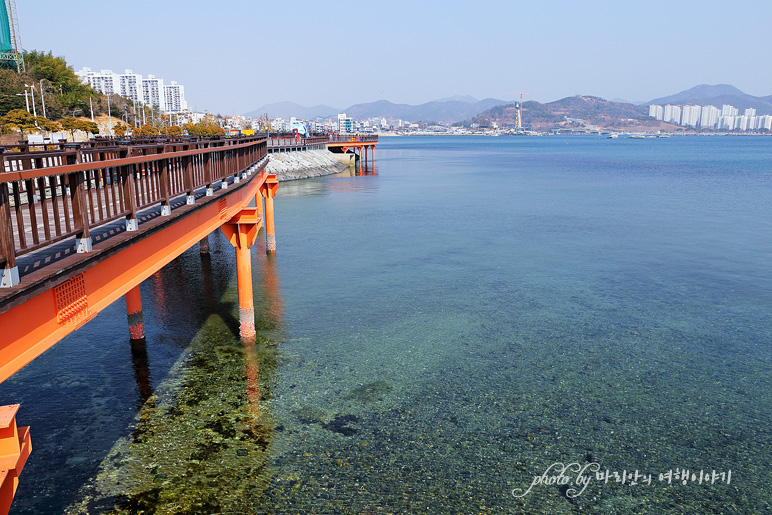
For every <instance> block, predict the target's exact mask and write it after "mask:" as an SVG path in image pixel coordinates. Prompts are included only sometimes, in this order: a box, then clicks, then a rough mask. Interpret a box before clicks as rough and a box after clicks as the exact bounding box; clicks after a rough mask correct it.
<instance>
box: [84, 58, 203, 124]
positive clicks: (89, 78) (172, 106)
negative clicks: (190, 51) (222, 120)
mask: <svg viewBox="0 0 772 515" xmlns="http://www.w3.org/2000/svg"><path fill="white" fill-rule="evenodd" d="M76 75H77V76H78V77H79V78H80V80H81V82H83V83H84V84H88V85H89V86H91V87H92V88H94V89H95V90H97V91H99V92H101V93H102V94H104V95H121V96H122V97H126V98H129V99H131V100H132V101H133V102H135V103H137V104H144V105H148V106H153V107H154V108H156V109H160V110H161V111H163V112H164V113H167V114H173V113H182V112H184V111H187V109H188V103H187V101H185V87H184V86H183V85H182V84H177V83H176V82H175V81H171V82H170V83H169V84H164V80H163V79H161V78H158V77H155V76H154V75H148V76H147V77H143V76H142V75H140V74H138V73H134V72H133V71H131V70H126V71H124V72H123V73H115V72H113V71H112V70H101V71H99V72H95V71H93V70H92V69H91V68H83V69H82V70H79V71H77V72H76Z"/></svg>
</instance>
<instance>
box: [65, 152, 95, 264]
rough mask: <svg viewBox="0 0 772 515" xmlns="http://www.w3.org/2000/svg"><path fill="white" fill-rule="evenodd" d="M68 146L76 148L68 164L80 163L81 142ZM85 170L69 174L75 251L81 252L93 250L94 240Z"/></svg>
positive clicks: (68, 159) (69, 157) (68, 158)
mask: <svg viewBox="0 0 772 515" xmlns="http://www.w3.org/2000/svg"><path fill="white" fill-rule="evenodd" d="M65 147H66V148H71V149H75V155H74V156H72V155H71V156H67V164H79V163H81V162H82V156H81V153H80V143H67V144H65ZM84 179H85V176H84V172H82V171H80V172H73V173H70V174H68V175H67V181H68V182H69V186H70V205H71V206H72V219H73V222H74V226H75V230H76V231H77V232H76V233H75V251H76V252H77V253H79V254H84V253H86V252H91V250H92V241H91V235H90V233H89V219H88V211H87V206H88V204H87V201H86V184H85V180H84Z"/></svg>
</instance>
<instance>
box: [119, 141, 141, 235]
mask: <svg viewBox="0 0 772 515" xmlns="http://www.w3.org/2000/svg"><path fill="white" fill-rule="evenodd" d="M132 154H134V152H133V149H132V148H131V147H127V148H126V149H121V150H120V155H121V157H131V156H132ZM120 173H121V185H122V187H123V199H124V201H125V202H126V208H127V210H128V211H129V212H128V213H127V214H126V231H136V230H139V221H138V220H137V194H136V183H135V182H134V167H133V166H132V165H124V166H122V167H121V171H120Z"/></svg>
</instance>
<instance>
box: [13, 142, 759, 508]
mask: <svg viewBox="0 0 772 515" xmlns="http://www.w3.org/2000/svg"><path fill="white" fill-rule="evenodd" d="M375 154H376V156H375V158H376V171H377V175H369V176H364V177H346V178H326V179H319V180H309V181H303V182H296V183H283V184H282V185H281V187H280V190H279V191H280V193H279V196H278V197H277V200H276V212H277V221H276V230H277V241H278V245H279V252H278V254H277V257H276V261H275V267H276V270H275V275H273V276H270V277H269V276H268V275H267V274H265V273H264V271H265V270H267V268H266V264H265V260H264V259H263V258H261V257H259V256H256V257H255V269H256V273H255V276H256V281H266V280H269V281H270V282H271V287H266V288H262V289H261V288H256V295H257V297H258V299H257V303H258V310H257V311H258V316H259V317H265V319H266V320H267V321H268V322H267V325H268V326H271V327H270V329H271V334H273V335H274V337H275V339H276V341H277V342H280V343H279V345H278V347H277V350H278V354H279V364H278V365H277V367H276V368H275V370H272V371H271V373H270V374H268V375H270V377H271V379H270V385H266V392H267V391H268V390H270V395H266V396H265V397H266V400H265V401H264V407H265V409H266V410H267V411H270V414H271V417H270V418H271V421H270V425H271V428H270V429H271V434H272V436H271V443H270V447H269V451H270V473H269V474H268V479H267V490H266V491H265V492H264V494H262V495H261V497H260V502H259V504H256V505H255V508H254V511H256V512H259V513H355V514H361V513H489V512H490V513H580V512H581V513H769V512H772V491H771V489H770V486H769V485H770V482H771V481H772V471H771V469H770V468H769V466H768V464H769V462H770V460H771V459H772V432H771V431H770V429H769V425H770V421H771V420H772V417H771V416H770V415H771V414H772V369H771V368H770V364H771V363H772V345H771V344H772V321H771V320H770V317H769V316H768V312H769V307H770V306H772V293H771V292H772V273H771V272H772V260H770V257H769V251H770V249H772V219H771V218H770V216H769V211H770V210H769V205H770V201H771V200H772V181H771V180H770V179H772V173H771V172H772V165H770V163H772V139H770V138H765V137H677V138H676V137H674V138H670V139H656V140H654V139H652V140H606V139H602V138H598V137H580V136H565V137H544V138H506V137H500V138H428V137H422V138H393V139H387V138H382V140H381V142H380V143H379V145H378V149H377V150H376V152H375ZM213 241H214V244H213V247H214V248H215V249H216V250H220V251H221V252H220V253H217V252H216V253H215V254H213V256H212V261H211V274H210V275H209V276H208V277H209V278H210V280H211V283H210V284H211V287H210V288H209V297H207V295H206V294H207V291H206V289H205V288H204V286H202V284H201V283H202V274H201V264H200V260H199V258H198V255H197V249H192V250H191V251H189V252H188V253H187V254H185V255H184V256H183V257H181V258H180V259H179V260H177V261H175V263H174V264H173V265H171V267H170V268H169V269H168V270H164V271H163V272H162V273H161V274H159V276H158V278H157V279H156V281H157V282H158V284H159V287H157V288H155V289H152V288H151V286H149V285H148V284H145V285H144V286H143V295H144V296H145V298H146V299H153V300H146V301H145V302H146V304H145V312H146V317H147V318H148V321H147V326H148V343H147V356H148V359H147V360H146V361H147V362H148V363H149V370H150V387H151V388H155V387H157V386H158V385H160V384H162V383H163V382H164V381H165V380H166V377H167V374H168V372H169V369H170V367H171V366H172V363H174V361H175V360H177V359H178V358H179V356H180V354H181V352H182V349H183V348H185V347H186V346H187V345H188V343H189V342H190V341H191V338H192V337H193V335H194V334H195V333H196V332H197V331H198V330H199V328H200V327H201V324H203V322H204V320H205V318H206V315H207V314H208V313H209V312H210V311H212V310H213V309H214V310H218V311H220V312H224V313H227V312H231V313H232V309H233V305H232V300H231V301H227V299H228V298H230V297H228V296H229V295H230V296H231V297H232V287H233V283H234V278H233V265H232V263H233V261H234V259H233V257H234V256H233V255H232V251H231V250H230V248H228V244H227V242H223V241H222V239H221V238H219V237H217V238H214V239H213ZM146 290H147V291H146ZM153 292H155V293H153ZM158 292H164V293H163V295H161V294H160V293H158ZM228 292H231V293H228ZM261 292H262V293H261ZM207 298H209V299H210V300H209V301H206V300H205V299H207ZM222 298H225V299H226V301H222V300H218V299H222ZM211 299H215V300H214V301H213V300H211ZM160 306H165V308H164V309H162V308H161V307H160ZM213 306H214V307H213ZM261 306H262V307H261ZM258 322H259V323H258V326H260V320H258ZM272 324H273V325H272ZM277 325H279V326H280V331H279V333H280V336H276V331H275V328H276V326H277ZM125 333H126V327H125V314H124V308H123V306H122V305H120V303H116V305H114V306H112V307H111V308H110V309H109V310H107V311H106V312H104V313H102V314H101V315H100V316H99V317H97V319H96V320H95V321H93V322H92V323H90V324H89V325H88V326H87V327H85V328H84V329H83V330H82V331H79V332H78V333H76V334H75V335H72V336H71V337H68V338H67V339H65V340H64V341H63V342H61V343H59V344H57V346H55V347H54V348H53V349H52V350H51V351H49V352H48V353H46V354H45V355H44V356H42V357H41V358H40V359H38V360H36V361H35V363H33V364H32V365H30V366H29V367H27V368H26V369H25V370H23V371H22V372H21V373H19V374H17V375H16V376H14V378H12V379H11V380H9V381H7V382H6V383H4V384H3V385H2V387H0V399H1V400H3V402H19V401H23V402H24V403H25V404H24V406H23V408H22V411H21V413H20V419H21V422H22V423H24V424H27V423H29V424H32V427H33V438H35V437H36V435H37V438H38V440H37V442H40V444H38V445H37V446H36V448H35V454H33V458H32V459H31V460H30V463H29V464H28V468H27V469H25V472H24V474H23V475H22V486H21V489H20V493H19V497H18V499H17V505H16V507H17V508H18V512H19V513H35V512H38V513H39V512H43V511H45V510H49V511H50V512H52V513H56V512H59V511H61V509H63V507H64V506H67V505H69V504H70V503H71V502H73V501H74V500H75V499H77V497H78V495H79V494H78V492H79V490H80V488H81V486H82V484H83V483H85V482H87V480H88V478H90V477H92V476H93V475H94V474H95V473H96V471H97V470H99V467H100V463H101V461H102V459H103V458H104V457H105V456H106V455H107V453H108V450H109V448H110V446H111V445H112V443H113V442H115V441H116V440H118V439H119V438H121V437H122V436H125V435H126V434H127V433H128V432H130V428H131V424H132V420H133V418H134V416H135V415H136V413H137V409H138V406H139V405H141V404H142V403H143V402H144V398H143V395H142V393H141V392H142V390H143V389H142V387H141V385H138V382H137V381H136V379H135V378H136V376H137V373H136V363H137V361H136V359H135V360H134V362H132V359H131V352H130V349H129V347H128V338H127V335H126V334H125ZM132 363H134V364H135V367H134V368H132ZM268 386H270V388H268ZM25 417H26V418H25ZM36 431H37V432H36ZM93 434H96V435H98V436H97V437H96V438H92V437H89V436H87V435H93ZM88 438H92V439H91V440H90V441H89V440H88ZM52 449H53V450H52ZM47 459H48V460H53V461H55V462H56V463H57V464H58V466H59V467H60V468H57V469H56V471H52V470H51V466H50V461H48V462H47V461H46V460H47ZM35 460H37V461H35ZM555 462H564V463H566V464H568V463H574V462H576V463H581V464H582V465H586V464H590V463H598V464H599V465H598V466H599V467H600V468H601V469H602V470H606V469H608V470H610V471H618V472H620V473H621V472H622V470H627V471H633V470H636V469H637V470H639V471H641V472H644V473H647V474H653V475H654V481H653V482H652V484H651V485H645V484H639V485H633V486H631V485H628V484H625V485H622V484H617V483H614V482H613V480H612V481H611V482H609V483H607V484H603V483H601V482H599V481H597V480H593V481H592V482H591V483H590V485H589V486H588V487H587V489H586V490H585V491H584V492H583V493H582V494H581V495H579V496H577V497H574V498H571V497H569V496H567V495H566V491H565V488H559V486H558V485H539V486H536V487H534V489H533V490H532V491H531V492H530V493H529V494H528V495H526V496H525V497H523V498H520V499H517V498H515V497H513V496H512V493H511V492H512V490H513V489H514V488H522V489H527V488H528V486H529V485H530V484H531V482H532V480H533V477H534V476H539V475H541V474H542V473H543V472H545V470H546V469H547V468H548V467H549V466H550V465H551V464H553V463H555ZM676 468H679V469H680V468H688V469H690V470H692V471H695V472H699V470H700V469H702V470H708V471H710V470H716V471H717V472H726V471H728V470H731V471H732V479H731V483H729V484H726V482H720V481H719V482H717V483H715V484H712V485H710V484H708V485H705V484H696V483H688V484H686V485H683V484H672V485H668V484H667V483H663V482H660V481H658V479H657V475H658V474H659V473H662V472H667V471H668V470H671V469H672V470H675V469H676ZM60 471H64V472H60ZM27 474H29V476H28V477H25V475H27ZM46 495H48V497H46ZM41 499H42V500H41ZM25 510H26V511H25ZM41 510H43V511H41Z"/></svg>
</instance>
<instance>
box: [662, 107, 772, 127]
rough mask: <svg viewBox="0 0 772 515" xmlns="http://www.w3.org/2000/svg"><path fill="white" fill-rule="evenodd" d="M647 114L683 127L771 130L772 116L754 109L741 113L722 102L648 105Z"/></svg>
mask: <svg viewBox="0 0 772 515" xmlns="http://www.w3.org/2000/svg"><path fill="white" fill-rule="evenodd" d="M649 116H651V117H652V118H656V119H657V120H661V121H663V122H668V123H675V124H676V125H683V126H685V127H694V128H698V127H699V128H700V129H715V130H727V131H735V130H736V131H754V130H763V129H766V130H772V116H770V115H761V116H757V115H756V110H755V109H745V111H744V112H743V114H742V115H741V114H740V112H739V110H738V109H737V108H736V107H733V106H731V105H728V104H724V105H723V106H722V108H721V109H719V108H717V107H715V106H698V105H685V106H677V105H670V104H668V105H666V106H664V107H663V106H661V105H650V106H649Z"/></svg>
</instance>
